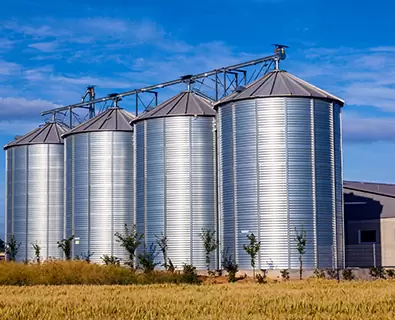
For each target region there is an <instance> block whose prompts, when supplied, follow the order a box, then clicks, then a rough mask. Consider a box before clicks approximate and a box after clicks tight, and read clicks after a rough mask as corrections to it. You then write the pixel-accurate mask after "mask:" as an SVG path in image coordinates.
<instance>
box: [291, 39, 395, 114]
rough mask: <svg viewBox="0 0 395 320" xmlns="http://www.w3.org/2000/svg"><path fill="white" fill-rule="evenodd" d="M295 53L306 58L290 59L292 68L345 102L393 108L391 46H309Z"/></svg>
mask: <svg viewBox="0 0 395 320" xmlns="http://www.w3.org/2000/svg"><path fill="white" fill-rule="evenodd" d="M297 55H300V57H301V59H299V61H301V60H302V59H303V57H304V59H307V62H303V63H300V62H298V61H296V62H294V63H293V64H292V65H291V68H292V70H293V72H294V73H295V74H296V75H298V76H300V77H302V78H304V79H306V80H307V81H310V82H312V83H313V84H316V85H317V86H320V87H322V88H323V89H325V90H327V91H330V92H332V93H334V94H336V95H338V96H340V97H341V98H343V99H344V100H345V102H346V105H357V106H361V107H364V106H373V107H376V108H379V109H381V110H384V111H387V112H388V111H389V112H395V103H393V101H395V100H394V99H395V71H394V70H395V47H374V48H364V49H354V48H338V49H333V48H310V49H308V50H305V51H299V52H298V53H297ZM284 64H285V65H287V63H286V61H285V62H284Z"/></svg>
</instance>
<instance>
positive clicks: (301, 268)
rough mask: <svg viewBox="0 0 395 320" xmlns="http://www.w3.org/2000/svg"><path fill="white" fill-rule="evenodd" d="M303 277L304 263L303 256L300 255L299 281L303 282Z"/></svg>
mask: <svg viewBox="0 0 395 320" xmlns="http://www.w3.org/2000/svg"><path fill="white" fill-rule="evenodd" d="M302 275H303V262H302V255H299V279H300V280H302Z"/></svg>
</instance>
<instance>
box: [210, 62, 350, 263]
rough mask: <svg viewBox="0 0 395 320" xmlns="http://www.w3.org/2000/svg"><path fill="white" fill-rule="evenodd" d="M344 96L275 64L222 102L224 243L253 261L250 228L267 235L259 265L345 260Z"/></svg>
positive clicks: (243, 258) (220, 142)
mask: <svg viewBox="0 0 395 320" xmlns="http://www.w3.org/2000/svg"><path fill="white" fill-rule="evenodd" d="M343 104H344V102H343V101H342V100H340V99H339V98H337V97H335V96H333V95H331V94H329V93H327V92H325V91H323V90H321V89H318V88H316V87H314V86H313V85H311V84H309V83H306V82H305V81H303V80H301V79H299V78H297V77H295V76H293V75H291V74H289V73H287V72H285V71H282V70H274V71H272V72H270V73H268V74H266V75H265V76H264V77H262V78H260V79H258V80H257V81H255V82H253V83H251V84H250V85H249V86H247V87H246V88H240V90H238V92H235V93H234V94H232V95H230V96H229V97H227V98H225V99H224V100H223V101H220V102H219V103H218V104H217V105H216V109H217V111H218V116H217V117H218V132H217V134H218V149H219V159H218V161H219V173H218V174H219V190H220V192H219V195H220V199H219V201H220V205H219V207H220V219H221V220H222V221H221V228H222V231H221V239H222V249H228V250H229V253H232V254H233V256H235V257H236V260H237V262H238V264H239V267H240V269H250V268H251V267H250V259H249V256H248V255H247V254H246V253H245V251H244V250H243V244H247V242H248V240H247V238H246V235H247V234H249V233H254V234H255V235H256V236H258V239H259V240H260V241H261V249H260V252H259V257H258V258H257V267H258V268H262V269H269V268H274V269H283V268H290V269H296V268H299V260H298V259H299V256H298V252H297V250H296V241H295V240H294V239H295V238H296V231H295V228H296V230H297V231H298V232H300V230H301V228H302V227H303V228H304V229H305V230H306V236H307V241H308V242H307V248H306V249H307V250H306V253H305V254H304V256H303V261H304V267H305V268H316V267H317V268H330V267H332V266H335V267H336V265H338V266H339V267H342V266H343V265H344V249H343V248H344V244H343V243H344V240H343V208H342V155H341V152H342V146H341V107H342V106H343Z"/></svg>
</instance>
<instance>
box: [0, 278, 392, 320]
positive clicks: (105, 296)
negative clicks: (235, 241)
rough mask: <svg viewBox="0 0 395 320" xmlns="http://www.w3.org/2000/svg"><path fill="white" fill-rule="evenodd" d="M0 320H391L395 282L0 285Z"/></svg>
mask: <svg viewBox="0 0 395 320" xmlns="http://www.w3.org/2000/svg"><path fill="white" fill-rule="evenodd" d="M0 294H1V297H2V298H1V300H0V315H1V319H227V320H231V319H242V320H245V319H395V281H392V280H385V281H374V282H360V281H352V282H341V283H339V284H338V283H337V282H336V281H329V280H323V281H319V280H311V281H310V280H308V281H302V282H289V283H270V284H264V285H259V284H246V283H235V284H217V285H207V284H206V285H201V286H193V285H170V284H167V285H146V286H31V287H15V286H2V287H0Z"/></svg>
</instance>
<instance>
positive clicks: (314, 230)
mask: <svg viewBox="0 0 395 320" xmlns="http://www.w3.org/2000/svg"><path fill="white" fill-rule="evenodd" d="M310 122H311V126H310V135H311V170H312V198H313V219H314V224H313V227H314V229H313V232H314V267H315V268H319V265H318V246H319V242H318V237H317V197H316V191H317V187H316V177H315V174H316V170H315V166H316V162H315V133H314V128H315V122H314V99H310Z"/></svg>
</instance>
